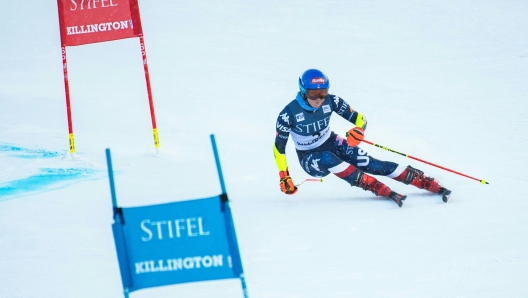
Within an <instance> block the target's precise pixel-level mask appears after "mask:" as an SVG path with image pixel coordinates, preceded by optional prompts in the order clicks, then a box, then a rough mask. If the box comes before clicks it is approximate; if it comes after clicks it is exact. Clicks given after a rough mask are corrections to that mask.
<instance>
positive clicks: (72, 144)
mask: <svg viewBox="0 0 528 298" xmlns="http://www.w3.org/2000/svg"><path fill="white" fill-rule="evenodd" d="M62 70H63V72H64V91H65V93H66V112H67V114H68V134H69V139H70V153H71V155H72V156H73V154H74V153H75V141H74V138H73V124H72V123H73V122H72V115H71V104H70V83H69V81H68V63H67V61H66V46H65V45H64V44H63V45H62Z"/></svg>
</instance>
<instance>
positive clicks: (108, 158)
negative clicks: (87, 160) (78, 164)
mask: <svg viewBox="0 0 528 298" xmlns="http://www.w3.org/2000/svg"><path fill="white" fill-rule="evenodd" d="M106 164H107V166H108V180H109V181H110V194H111V195H112V207H113V210H114V220H115V221H116V222H117V223H120V222H121V217H120V216H116V210H117V208H118V207H117V196H116V191H115V183H114V169H113V168H112V156H111V155H110V149H108V148H107V149H106ZM123 294H124V296H125V298H129V296H128V288H125V289H124V290H123Z"/></svg>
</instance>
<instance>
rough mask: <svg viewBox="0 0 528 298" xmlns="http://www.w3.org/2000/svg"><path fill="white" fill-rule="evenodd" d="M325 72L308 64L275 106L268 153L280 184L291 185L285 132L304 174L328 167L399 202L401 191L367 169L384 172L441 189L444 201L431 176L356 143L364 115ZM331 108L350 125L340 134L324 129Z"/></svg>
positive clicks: (288, 188) (290, 188)
mask: <svg viewBox="0 0 528 298" xmlns="http://www.w3.org/2000/svg"><path fill="white" fill-rule="evenodd" d="M329 87H330V82H329V80H328V77H327V76H326V75H325V74H324V73H323V72H321V71H320V70H317V69H308V70H307V71H305V72H304V73H303V74H302V75H301V76H300V77H299V89H300V90H299V92H298V93H297V96H296V97H295V99H294V100H292V101H291V102H290V103H289V104H288V105H286V107H285V108H284V109H283V110H282V111H281V112H280V114H279V116H278V118H277V127H276V131H277V133H276V136H275V145H274V147H273V153H274V156H275V161H276V163H277V166H278V168H279V177H280V189H281V191H282V192H284V193H286V194H289V195H293V194H295V193H296V192H297V187H296V186H295V184H294V183H293V181H292V178H291V177H290V174H289V172H288V164H287V162H286V155H285V151H286V143H287V142H288V139H289V136H290V135H291V137H292V139H293V142H294V144H295V148H296V151H297V157H298V158H299V162H300V164H301V166H302V168H303V169H304V171H306V173H308V174H309V175H310V176H313V177H324V176H327V175H328V174H330V173H333V174H334V175H336V176H337V177H339V178H341V179H343V180H345V181H346V182H348V183H349V184H350V185H351V186H357V187H360V188H362V189H364V190H368V191H371V192H373V193H374V194H375V195H377V196H382V197H387V198H391V199H392V200H394V201H395V202H396V203H397V204H398V206H400V207H401V206H402V204H403V200H405V199H406V198H407V196H404V195H401V194H398V193H396V192H394V191H392V190H391V189H390V188H389V187H388V186H387V185H385V184H383V183H382V182H380V181H378V180H377V179H376V178H374V177H372V176H371V175H369V174H372V175H381V176H387V177H389V178H392V179H394V180H397V181H400V182H403V183H405V184H411V185H413V186H416V187H418V188H420V189H425V190H428V191H430V192H433V193H436V194H441V195H442V199H443V201H444V202H446V203H447V200H448V199H449V195H450V194H451V191H450V190H448V189H446V188H445V187H442V186H441V185H440V184H439V183H438V181H436V180H435V179H434V178H431V177H427V176H425V175H424V173H423V172H422V171H420V170H418V169H415V168H413V167H411V166H407V167H405V166H402V165H399V164H397V163H394V162H390V161H381V160H378V159H376V158H374V157H372V156H370V155H369V154H368V153H367V152H366V151H365V150H363V149H361V148H359V147H358V145H359V144H360V143H361V141H362V140H363V138H364V135H365V129H366V128H367V120H366V118H365V117H364V116H363V115H362V114H361V113H360V112H358V111H356V110H354V109H353V108H352V107H351V106H350V105H349V104H348V103H347V102H346V101H345V100H343V99H342V98H340V97H339V96H337V95H333V94H329V93H328V88H329ZM332 112H335V113H337V114H338V115H339V116H341V117H343V118H345V119H346V120H348V121H349V122H350V123H352V124H353V125H354V126H355V127H353V128H352V129H350V130H349V131H348V132H347V133H346V139H343V138H341V137H340V136H339V135H337V134H335V133H334V132H333V131H331V130H330V126H329V123H330V116H331V115H332Z"/></svg>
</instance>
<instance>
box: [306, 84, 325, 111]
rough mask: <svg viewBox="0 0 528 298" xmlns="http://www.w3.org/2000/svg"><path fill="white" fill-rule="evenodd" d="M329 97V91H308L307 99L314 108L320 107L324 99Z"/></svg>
mask: <svg viewBox="0 0 528 298" xmlns="http://www.w3.org/2000/svg"><path fill="white" fill-rule="evenodd" d="M326 95H328V89H308V90H306V98H307V99H308V104H310V106H311V107H312V108H318V107H320V106H321V105H322V104H323V102H324V98H325V97H326Z"/></svg>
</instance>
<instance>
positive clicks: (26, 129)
mask: <svg viewBox="0 0 528 298" xmlns="http://www.w3.org/2000/svg"><path fill="white" fill-rule="evenodd" d="M140 9H141V17H142V23H143V30H144V34H145V42H146V49H147V55H148V58H149V67H150V74H151V82H152V88H153V94H154V102H155V109H156V116H157V120H158V127H159V137H160V143H161V146H160V152H159V154H157V153H156V152H155V149H154V144H153V139H152V135H151V132H152V128H151V123H150V114H149V110H148V99H147V92H146V87H145V80H144V75H143V68H142V66H141V53H140V49H139V41H138V40H137V39H127V40H120V41H114V42H107V43H102V44H92V45H85V46H81V47H69V48H68V50H67V55H68V62H69V64H68V67H69V73H70V88H71V97H72V115H73V125H74V132H75V141H76V147H77V155H76V156H77V158H76V159H72V158H71V157H70V156H69V155H68V154H67V153H68V130H67V119H66V108H65V99H64V85H63V78H62V62H61V53H60V37H59V27H58V16H57V7H56V1H36V0H32V1H4V2H3V3H2V4H1V8H0V38H1V40H2V43H1V44H2V50H1V51H0V144H8V145H13V146H20V147H23V148H29V149H31V150H41V149H42V150H47V151H51V152H59V153H60V154H59V156H57V157H54V158H47V159H45V158H33V159H28V158H26V159H22V158H18V157H16V156H13V155H12V154H10V153H9V152H0V186H2V185H7V184H8V183H9V182H10V181H14V180H17V179H23V178H24V177H28V176H31V175H34V174H36V173H38V171H39V169H42V168H61V169H71V168H73V169H79V168H80V169H88V170H87V175H86V177H84V178H81V179H76V180H73V181H66V182H62V183H58V184H53V185H50V186H49V187H46V188H43V189H40V190H39V191H33V192H21V193H18V194H15V195H6V196H2V197H0V297H9V298H11V297H54V298H57V297H76V298H77V297H79V298H80V297H121V296H122V288H121V281H120V276H119V270H118V265H117V259H116V253H115V248H114V244H113V238H112V233H111V228H110V225H111V224H112V222H113V219H112V210H111V198H110V192H109V184H108V179H107V175H106V161H105V155H104V150H105V148H111V150H112V156H113V160H114V168H115V170H116V187H117V198H118V202H119V204H120V205H121V206H125V207H126V206H139V205H148V204H156V203H160V202H169V201H175V200H184V199H192V198H201V197H209V196H213V195H217V194H219V193H220V186H219V182H218V178H217V174H216V168H215V164H214V158H213V153H212V149H211V144H210V141H209V134H211V133H214V134H215V136H216V141H217V145H218V148H219V153H220V158H221V162H222V167H223V170H224V176H225V181H226V186H227V191H228V194H229V197H230V199H231V207H232V210H233V215H234V220H235V225H236V230H237V236H238V241H239V246H240V250H241V254H242V260H243V265H244V270H245V273H246V281H247V285H248V290H249V295H250V297H522V296H524V295H527V293H528V286H527V284H526V280H527V279H528V216H527V212H528V195H527V193H528V175H527V173H526V167H527V166H528V158H527V155H526V151H527V150H528V133H527V129H526V127H527V125H528V104H527V103H526V100H527V94H528V84H527V82H528V18H527V17H526V16H527V15H528V5H527V2H526V1H513V0H512V1H494V0H490V1H459V0H457V1H454V0H452V1H451V0H450V1H425V0H424V1H338V0H331V1H313V0H305V1H278V0H270V1H247V0H227V1H167V0H165V1H144V0H140ZM308 68H319V69H322V70H323V71H325V72H326V73H327V74H328V76H329V77H330V81H331V93H334V94H337V95H339V96H341V97H343V98H344V99H345V100H347V101H348V102H349V103H350V104H351V106H352V107H353V108H354V109H356V110H359V111H361V112H362V113H363V114H364V115H365V116H366V117H367V119H368V121H369V125H368V129H367V131H366V139H368V140H370V141H373V142H375V143H379V144H382V145H385V146H387V147H390V148H393V149H395V150H398V151H401V152H405V153H408V154H410V155H413V156H416V157H419V158H423V159H426V160H429V161H432V162H435V163H438V164H440V165H443V166H446V167H449V168H452V169H454V170H457V171H460V172H463V173H466V174H469V175H471V176H474V177H477V178H479V179H486V180H487V181H489V182H490V185H482V184H479V183H478V182H476V181H473V180H470V179H467V178H464V177H461V176H458V175H455V174H452V173H448V172H446V171H442V170H440V169H437V168H434V167H431V166H428V165H425V164H421V163H419V162H415V161H413V160H411V159H407V158H405V157H402V156H399V155H396V154H393V153H389V152H386V151H383V150H381V149H378V148H374V147H372V146H370V145H367V144H363V145H361V147H362V148H363V149H365V150H367V151H368V152H369V153H370V155H372V156H374V157H377V158H380V159H386V160H392V161H395V162H398V163H402V164H411V165H413V166H415V167H417V168H419V169H422V170H424V171H425V172H426V174H428V175H430V176H434V177H435V178H437V179H438V180H439V181H440V182H441V183H442V184H443V185H445V186H447V187H448V188H450V189H452V190H453V195H452V197H451V200H450V201H449V203H447V204H444V203H443V202H442V201H441V198H440V197H438V196H435V195H430V194H428V193H427V192H425V191H422V190H418V189H416V188H414V187H412V186H406V185H404V184H401V183H397V182H395V181H392V180H391V181H389V180H390V179H388V178H384V177H381V178H380V180H381V181H383V182H386V183H387V184H388V185H389V186H390V187H391V188H393V189H394V190H396V191H398V192H400V193H403V194H407V195H408V198H407V200H406V202H405V204H404V206H403V207H402V208H401V209H400V208H398V207H397V206H396V204H395V203H394V202H392V201H390V200H387V199H383V198H378V197H375V196H374V195H373V194H372V193H370V192H365V191H363V190H361V189H359V188H352V187H350V186H348V185H347V184H346V183H345V182H343V181H342V180H340V179H338V178H337V177H335V176H328V177H327V178H326V180H325V182H324V183H305V184H303V185H302V186H301V187H300V189H299V192H298V193H297V194H296V195H294V196H286V195H284V194H282V193H281V192H280V191H279V186H278V182H279V179H278V173H277V168H276V165H275V161H274V159H273V154H272V144H273V141H274V137H275V120H276V117H277V115H278V113H279V112H280V110H281V109H282V108H283V107H284V105H286V104H287V103H288V102H289V101H290V100H292V99H293V97H294V96H295V93H296V92H297V78H298V76H299V74H300V73H301V72H302V71H304V70H305V69H308ZM332 119H333V120H332V123H331V126H332V129H333V130H334V131H335V132H337V133H339V134H341V135H344V132H345V131H346V130H348V129H349V128H350V124H349V123H347V122H346V121H345V120H344V119H342V118H340V117H339V116H337V115H334V117H333V118H332ZM287 156H288V161H289V166H290V173H291V174H292V177H293V179H294V181H295V182H297V183H298V182H300V181H302V180H303V179H304V178H307V177H308V176H307V175H306V174H305V173H304V172H303V170H302V169H301V167H300V166H299V165H298V162H297V158H296V156H295V152H294V149H293V144H292V143H291V141H290V143H289V144H288V149H287ZM131 297H134V298H140V297H242V292H241V289H240V283H239V281H238V280H223V281H214V282H201V283H191V284H183V285H174V286H167V287H161V288H155V289H146V290H141V291H138V292H133V293H131Z"/></svg>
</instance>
